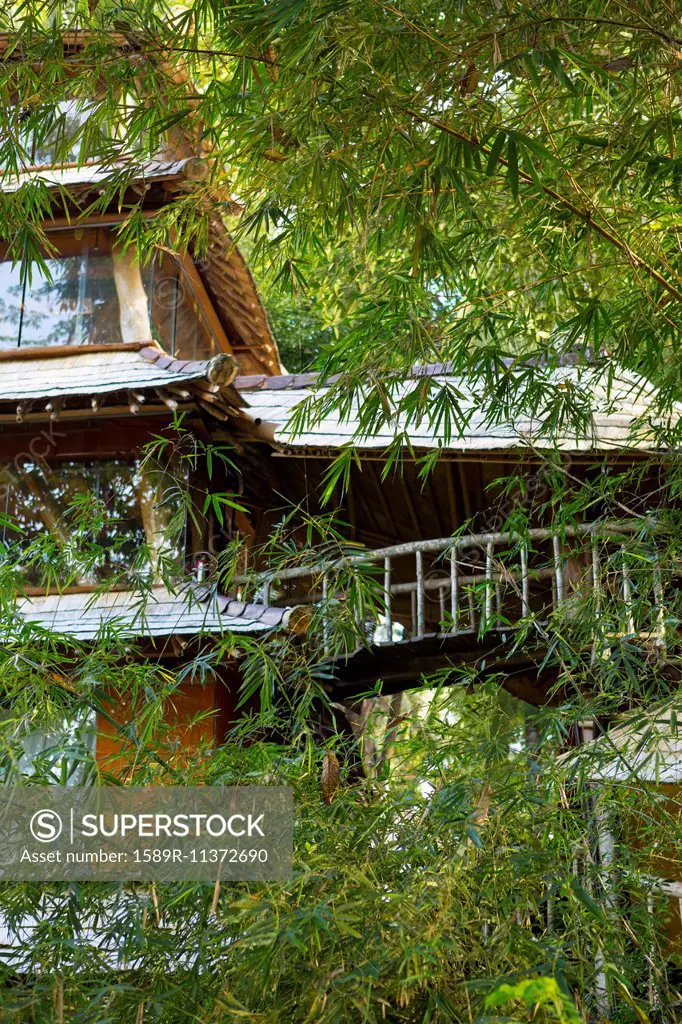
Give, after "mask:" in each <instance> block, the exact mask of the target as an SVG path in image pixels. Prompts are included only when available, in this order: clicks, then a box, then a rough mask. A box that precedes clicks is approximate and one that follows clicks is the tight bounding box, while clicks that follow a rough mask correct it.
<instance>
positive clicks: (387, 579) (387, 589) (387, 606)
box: [384, 556, 393, 644]
mask: <svg viewBox="0 0 682 1024" xmlns="http://www.w3.org/2000/svg"><path fill="white" fill-rule="evenodd" d="M384 616H385V619H386V643H388V644H390V643H391V641H392V640H393V613H392V610H391V559H390V558H388V556H387V557H386V558H384Z"/></svg>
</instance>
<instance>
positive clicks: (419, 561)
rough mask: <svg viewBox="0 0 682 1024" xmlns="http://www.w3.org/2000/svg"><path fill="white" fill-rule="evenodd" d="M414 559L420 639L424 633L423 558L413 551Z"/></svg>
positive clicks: (418, 636) (418, 633)
mask: <svg viewBox="0 0 682 1024" xmlns="http://www.w3.org/2000/svg"><path fill="white" fill-rule="evenodd" d="M414 557H415V563H416V569H417V638H420V637H422V636H424V633H425V632H426V624H425V617H424V556H423V555H422V553H421V551H415V554H414Z"/></svg>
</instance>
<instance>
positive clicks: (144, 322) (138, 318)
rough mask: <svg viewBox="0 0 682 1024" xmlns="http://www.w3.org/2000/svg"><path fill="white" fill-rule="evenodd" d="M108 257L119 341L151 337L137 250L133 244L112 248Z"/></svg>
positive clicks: (146, 301) (147, 307)
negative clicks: (113, 286) (116, 306)
mask: <svg viewBox="0 0 682 1024" xmlns="http://www.w3.org/2000/svg"><path fill="white" fill-rule="evenodd" d="M111 259H112V264H113V268H114V284H115V285H116V295H117V296H118V309H119V322H120V326H121V341H124V342H128V341H151V340H152V325H151V320H150V319H149V300H148V298H147V295H146V293H145V290H144V285H143V284H142V273H141V271H140V263H139V260H138V258H137V253H136V252H135V250H134V249H133V248H129V249H126V251H125V252H121V251H120V250H116V249H115V250H114V251H113V252H112V254H111Z"/></svg>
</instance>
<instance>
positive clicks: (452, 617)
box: [256, 521, 666, 643]
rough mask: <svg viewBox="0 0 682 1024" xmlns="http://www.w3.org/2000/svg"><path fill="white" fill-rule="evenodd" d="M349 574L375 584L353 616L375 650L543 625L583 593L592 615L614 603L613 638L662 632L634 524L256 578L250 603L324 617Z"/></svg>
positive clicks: (652, 571)
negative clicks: (368, 605)
mask: <svg viewBox="0 0 682 1024" xmlns="http://www.w3.org/2000/svg"><path fill="white" fill-rule="evenodd" d="M633 542H635V547H634V549H633ZM354 570H355V571H357V572H359V573H360V574H361V573H362V571H363V570H366V571H367V572H368V579H369V580H370V582H372V587H371V588H370V589H371V590H372V593H373V598H374V599H373V602H372V606H373V610H372V613H371V614H370V616H369V621H366V616H365V613H364V611H363V609H362V607H361V608H360V609H359V612H358V614H359V625H360V627H361V629H362V630H363V631H364V633H365V637H366V639H367V640H369V641H370V642H372V643H394V642H396V641H397V640H400V639H407V638H413V639H420V638H422V637H424V636H425V635H427V634H433V633H436V634H440V635H452V634H454V633H465V632H469V633H482V632H485V631H487V630H489V629H491V628H495V627H498V628H502V627H511V626H517V625H519V624H520V623H521V622H523V621H524V620H529V619H531V618H532V619H535V620H538V621H544V622H546V621H547V620H549V619H550V618H551V616H552V614H553V613H555V612H557V611H559V610H560V609H561V608H562V607H563V606H564V605H565V604H566V602H567V601H569V600H571V599H574V598H575V597H577V596H578V595H580V594H584V593H585V589H586V587H589V589H590V590H591V592H592V595H593V604H592V611H593V613H595V614H597V615H599V614H600V613H603V614H609V615H612V614H613V607H614V598H615V599H616V600H615V606H617V607H618V609H619V615H618V617H619V621H618V622H613V623H612V626H613V630H615V631H616V632H619V633H621V634H628V633H629V634H634V633H639V634H641V633H642V632H646V633H647V634H648V635H651V636H657V637H662V636H663V634H664V629H665V616H666V608H665V600H664V587H663V581H662V576H661V567H660V558H659V551H658V546H657V543H656V539H655V532H654V531H653V530H646V531H643V528H642V523H641V522H640V523H637V522H632V521H626V522H597V523H587V524H584V525H579V526H575V527H567V528H564V529H561V530H553V529H550V528H538V529H531V530H528V531H527V532H526V533H525V534H523V535H519V534H515V533H512V532H502V533H478V534H465V535H460V536H454V537H441V538H438V539H433V540H419V541H410V542H408V543H404V544H396V545H392V546H390V547H385V548H378V549H375V550H363V551H358V552H357V553H355V552H354V551H353V552H350V553H348V554H344V555H343V556H342V557H341V558H328V559H326V560H325V559H322V560H320V561H319V562H314V563H312V564H308V565H300V566H293V567H287V568H283V569H280V570H277V571H271V572H264V573H261V574H260V576H259V577H258V588H259V589H258V592H257V597H256V600H257V601H260V602H261V603H264V604H270V603H273V604H282V603H290V601H292V600H295V601H296V602H297V603H310V604H319V605H320V607H321V608H322V609H324V608H328V609H331V606H332V605H333V603H334V602H337V603H338V602H339V601H345V600H346V597H347V589H348V588H347V579H348V577H349V575H350V576H352V574H353V571H354ZM643 572H644V576H645V580H646V584H645V587H646V590H647V595H646V600H644V601H643V600H642V590H643V586H642V578H643ZM294 594H295V598H294ZM607 605H608V606H609V609H608V612H607ZM643 608H645V612H646V614H645V615H644V614H643V612H642V609H643ZM377 611H378V614H377ZM331 617H332V614H331V610H330V614H329V619H330V620H331ZM323 618H324V615H323ZM643 618H645V619H646V622H645V621H643ZM636 620H637V621H636Z"/></svg>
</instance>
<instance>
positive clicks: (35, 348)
mask: <svg viewBox="0 0 682 1024" xmlns="http://www.w3.org/2000/svg"><path fill="white" fill-rule="evenodd" d="M150 345H151V342H149V341H119V342H115V343H114V344H112V345H105V344H99V345H27V346H26V347H25V348H3V349H0V362H4V363H12V362H20V361H25V360H40V359H64V358H65V357H67V356H90V355H93V353H97V352H141V351H142V350H143V349H144V348H145V347H149V346H150ZM159 351H161V350H159Z"/></svg>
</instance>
